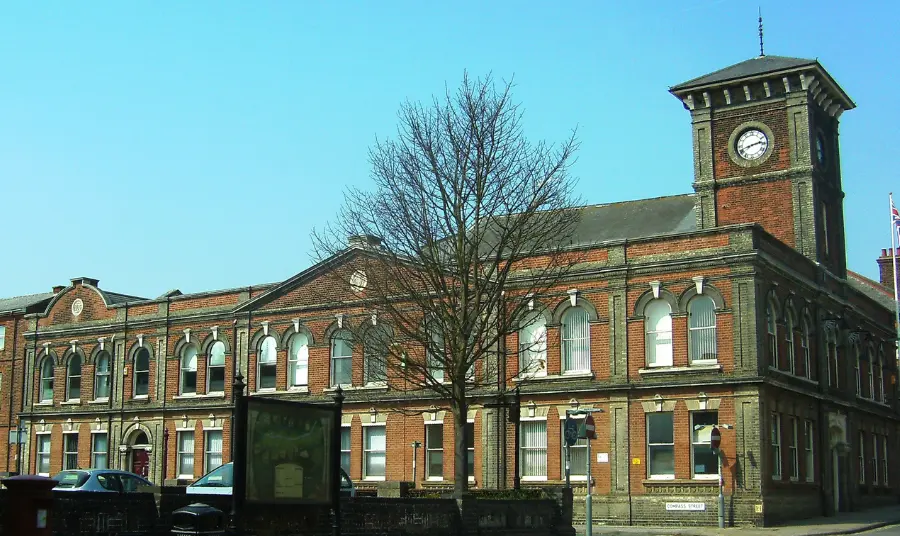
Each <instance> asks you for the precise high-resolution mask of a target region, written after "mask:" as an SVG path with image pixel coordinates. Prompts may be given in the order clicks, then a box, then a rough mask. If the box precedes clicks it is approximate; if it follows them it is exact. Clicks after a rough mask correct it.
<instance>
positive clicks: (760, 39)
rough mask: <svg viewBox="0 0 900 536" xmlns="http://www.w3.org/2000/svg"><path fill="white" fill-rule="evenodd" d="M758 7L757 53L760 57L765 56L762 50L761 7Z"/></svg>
mask: <svg viewBox="0 0 900 536" xmlns="http://www.w3.org/2000/svg"><path fill="white" fill-rule="evenodd" d="M758 9H759V55H760V57H762V56H765V55H766V53H765V52H763V26H762V8H761V7H760V8H758Z"/></svg>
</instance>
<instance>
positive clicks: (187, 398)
mask: <svg viewBox="0 0 900 536" xmlns="http://www.w3.org/2000/svg"><path fill="white" fill-rule="evenodd" d="M198 396H201V395H198V394H196V393H192V394H188V395H175V396H173V397H172V400H192V399H194V398H197V397H198Z"/></svg>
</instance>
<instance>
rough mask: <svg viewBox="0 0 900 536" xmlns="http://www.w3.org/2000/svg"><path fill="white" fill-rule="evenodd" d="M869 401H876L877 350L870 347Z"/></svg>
mask: <svg viewBox="0 0 900 536" xmlns="http://www.w3.org/2000/svg"><path fill="white" fill-rule="evenodd" d="M868 356H869V368H868V374H869V400H875V349H874V348H873V347H872V346H869V351H868Z"/></svg>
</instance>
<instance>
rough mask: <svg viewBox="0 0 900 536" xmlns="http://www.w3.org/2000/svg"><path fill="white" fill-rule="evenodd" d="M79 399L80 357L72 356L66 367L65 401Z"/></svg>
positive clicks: (77, 355)
mask: <svg viewBox="0 0 900 536" xmlns="http://www.w3.org/2000/svg"><path fill="white" fill-rule="evenodd" d="M80 399H81V356H80V355H79V354H72V357H70V358H69V365H68V366H67V367H66V400H80Z"/></svg>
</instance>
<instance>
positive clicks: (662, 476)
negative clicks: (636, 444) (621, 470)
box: [644, 411, 675, 480]
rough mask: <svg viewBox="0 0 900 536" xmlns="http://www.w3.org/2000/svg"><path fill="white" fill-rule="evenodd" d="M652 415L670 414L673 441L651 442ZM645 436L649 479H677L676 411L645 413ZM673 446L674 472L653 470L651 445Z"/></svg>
mask: <svg viewBox="0 0 900 536" xmlns="http://www.w3.org/2000/svg"><path fill="white" fill-rule="evenodd" d="M651 415H668V416H669V418H670V419H671V420H672V441H671V442H670V443H651V442H650V416H651ZM644 421H645V422H644V434H645V435H644V438H645V439H646V444H645V445H644V446H645V447H646V449H647V450H646V453H647V478H648V479H649V480H675V413H674V412H672V411H657V412H651V413H645V414H644ZM654 446H656V447H671V448H672V474H666V473H659V474H654V473H653V472H652V467H653V463H652V459H653V458H652V456H651V454H650V448H651V447H654Z"/></svg>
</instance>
